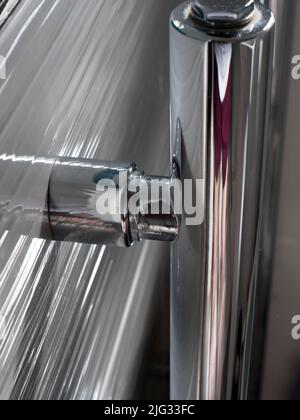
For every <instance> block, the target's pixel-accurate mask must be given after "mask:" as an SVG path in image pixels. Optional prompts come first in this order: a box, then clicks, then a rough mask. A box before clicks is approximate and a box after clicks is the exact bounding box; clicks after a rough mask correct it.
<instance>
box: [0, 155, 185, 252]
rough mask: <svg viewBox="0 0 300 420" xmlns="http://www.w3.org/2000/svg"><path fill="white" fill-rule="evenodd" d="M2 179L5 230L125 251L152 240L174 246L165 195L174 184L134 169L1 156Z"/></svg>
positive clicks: (173, 221) (174, 225)
mask: <svg viewBox="0 0 300 420" xmlns="http://www.w3.org/2000/svg"><path fill="white" fill-rule="evenodd" d="M0 180H1V182H0V183H1V185H0V219H1V228H2V229H3V230H8V231H10V230H13V229H15V228H16V227H17V232H18V234H22V235H30V236H34V237H38V238H43V239H49V240H57V241H64V242H79V243H86V244H95V245H113V246H125V247H130V246H131V245H133V243H134V242H140V241H142V240H147V239H152V240H158V241H174V240H175V239H176V238H177V235H178V229H179V224H178V219H177V216H176V215H175V213H174V211H173V207H172V202H170V206H169V210H170V211H169V212H164V211H163V210H164V208H165V205H164V204H165V203H164V195H163V194H162V193H161V189H164V190H165V191H167V193H168V192H169V195H170V196H171V182H172V179H171V178H166V177H149V176H146V175H144V173H143V172H140V171H139V170H138V169H137V168H136V166H135V165H134V164H122V163H117V162H105V161H99V160H89V159H74V158H34V157H30V156H23V157H21V156H14V155H12V156H6V155H2V156H0ZM153 185H154V186H155V188H154V186H153ZM17 189H18V190H19V191H20V193H19V194H18V200H17V201H16V200H15V199H12V197H13V196H14V194H13V193H14V192H15V190H17ZM166 196H167V198H168V194H166ZM131 201H132V205H131Z"/></svg>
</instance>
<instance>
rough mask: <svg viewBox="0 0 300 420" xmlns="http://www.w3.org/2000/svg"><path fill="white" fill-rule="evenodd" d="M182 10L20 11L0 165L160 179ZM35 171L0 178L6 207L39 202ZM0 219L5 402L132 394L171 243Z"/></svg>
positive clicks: (73, 0) (87, 4)
mask: <svg viewBox="0 0 300 420" xmlns="http://www.w3.org/2000/svg"><path fill="white" fill-rule="evenodd" d="M177 4H178V2H177V1H175V0H174V1H173V0H165V1H164V2H157V1H156V0H153V1H152V0H114V1H113V2H112V1H111V0H89V1H82V0H57V1H55V2H50V1H43V0H26V1H22V2H20V4H19V6H18V7H17V8H16V9H15V13H13V14H12V15H11V17H10V19H8V20H7V21H6V23H5V25H4V26H3V27H2V28H1V31H0V55H2V56H3V57H5V59H6V74H7V78H6V80H0V105H1V106H0V155H1V156H3V155H6V156H24V157H28V159H30V160H34V158H35V157H36V156H45V157H47V156H61V157H63V156H71V157H72V158H77V157H80V158H90V159H97V160H98V159H100V160H109V161H114V160H116V161H124V162H131V161H134V162H136V163H137V165H138V167H141V168H143V169H144V170H145V173H147V174H162V175H165V176H168V175H169V142H168V138H169V127H168V121H169V82H168V71H169V60H168V21H169V15H170V13H171V10H172V9H173V8H174V7H175V6H176V5H177ZM158 150H159V153H157V151H158ZM31 157H32V158H31ZM34 168H35V166H34V165H30V166H29V167H28V169H27V170H26V171H20V172H18V171H15V173H14V174H12V175H11V176H8V174H7V178H6V179H7V181H6V182H7V185H6V188H8V185H9V184H10V185H11V192H12V194H10V199H11V200H12V202H15V203H17V202H18V201H19V200H20V199H21V198H22V197H24V196H25V197H26V196H28V197H32V196H33V195H34V192H35V191H36V193H37V195H38V204H40V203H44V202H45V199H46V198H47V189H48V183H46V182H45V183H44V181H43V179H44V177H45V176H47V177H48V175H49V174H48V173H45V174H44V173H43V174H42V175H43V177H41V176H40V175H39V176H37V175H36V172H35V170H34ZM3 182H4V180H3V179H2V176H1V187H2V185H3ZM8 192H9V191H8ZM1 211H2V209H1V210H0V221H1V223H0V228H1V235H0V397H1V399H9V398H11V399H29V398H31V399H56V398H57V399H105V398H108V399H130V398H132V397H134V389H135V386H136V381H137V378H138V376H139V374H140V366H141V361H142V357H143V354H144V350H145V343H146V338H147V336H148V333H149V330H150V325H151V322H152V319H153V311H154V310H155V308H156V303H157V301H158V300H159V296H158V294H159V291H160V290H161V287H162V285H163V284H164V283H165V282H168V281H169V274H168V270H169V245H168V244H167V245H165V244H159V243H150V242H147V243H146V242H145V243H143V244H141V245H139V246H138V247H132V248H131V249H129V250H127V249H122V248H110V247H101V246H100V247H99V246H98V247H97V246H88V245H80V244H68V243H64V244H62V243H58V242H48V241H44V240H39V239H31V238H32V233H33V232H36V231H38V229H39V228H40V227H41V225H40V217H37V218H36V220H35V221H36V223H35V221H25V222H24V224H25V225H26V226H25V227H24V224H23V226H20V225H18V224H12V225H10V226H9V229H8V227H7V226H6V224H5V223H3V224H2V221H3V217H2V213H1ZM20 212H22V209H20ZM38 220H39V221H38ZM24 228H25V230H26V232H28V234H26V235H23V234H22V231H23V230H24ZM165 307H166V310H165V312H166V313H167V314H168V304H167V303H165ZM163 324H164V325H165V324H166V323H165V322H163V321H162V319H160V322H159V324H158V326H157V331H160V329H161V328H162V326H163ZM163 331H164V334H165V335H167V334H168V332H167V331H166V332H165V330H163ZM153 341H154V340H153ZM146 379H147V378H143V382H145V381H146ZM150 397H151V396H150Z"/></svg>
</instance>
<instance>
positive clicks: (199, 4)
mask: <svg viewBox="0 0 300 420" xmlns="http://www.w3.org/2000/svg"><path fill="white" fill-rule="evenodd" d="M254 13H255V1H254V0H231V1H229V2H228V0H194V1H193V2H192V17H193V18H194V19H196V20H197V21H198V22H199V23H202V24H204V25H206V26H214V27H218V28H224V27H225V28H228V27H230V26H231V27H232V26H235V27H236V26H237V25H244V24H247V23H248V22H249V21H250V20H251V19H252V18H253V15H254Z"/></svg>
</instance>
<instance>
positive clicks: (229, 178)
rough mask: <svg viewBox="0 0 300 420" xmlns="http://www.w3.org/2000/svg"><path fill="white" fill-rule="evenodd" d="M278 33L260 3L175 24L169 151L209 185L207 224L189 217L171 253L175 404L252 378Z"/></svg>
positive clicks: (200, 11)
mask: <svg viewBox="0 0 300 420" xmlns="http://www.w3.org/2000/svg"><path fill="white" fill-rule="evenodd" d="M273 27H274V18H273V15H272V13H271V12H270V11H269V10H268V9H266V8H265V7H264V6H263V5H261V4H260V3H258V2H255V1H253V0H235V1H226V0H209V1H206V0H197V1H196V0H194V1H192V2H191V1H190V2H186V3H184V4H183V5H181V6H179V7H178V8H177V9H176V10H175V11H174V12H173V14H172V17H171V27H170V40H171V132H172V133H171V143H172V150H173V153H172V154H173V155H175V158H176V160H177V161H178V163H179V165H180V168H181V178H182V179H192V180H197V179H200V180H204V184H205V194H204V196H205V199H204V220H203V223H200V224H199V223H198V224H197V226H189V225H188V224H187V223H186V218H183V220H182V227H181V235H180V237H179V239H178V240H177V242H176V243H175V244H174V245H173V250H172V337H171V397H172V398H173V399H204V400H220V399H221V400H222V399H238V398H242V395H243V394H242V390H243V388H244V387H245V383H244V382H245V381H247V375H246V372H247V364H248V357H249V354H248V353H249V352H248V348H247V346H248V341H249V336H251V325H252V316H253V314H252V305H253V299H254V294H255V266H256V260H257V252H258V250H257V246H256V244H257V237H258V232H259V208H260V198H261V197H260V195H261V194H260V192H261V184H262V173H263V153H264V144H265V138H266V126H267V124H266V121H267V119H268V103H269V93H270V80H271V69H272V67H271V63H272V61H271V58H272V48H273ZM179 130H180V133H179ZM179 140H180V141H181V142H182V144H181V147H178V143H179Z"/></svg>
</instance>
